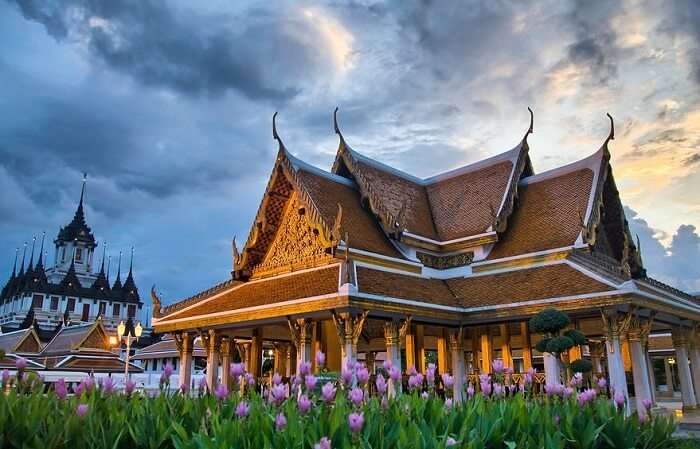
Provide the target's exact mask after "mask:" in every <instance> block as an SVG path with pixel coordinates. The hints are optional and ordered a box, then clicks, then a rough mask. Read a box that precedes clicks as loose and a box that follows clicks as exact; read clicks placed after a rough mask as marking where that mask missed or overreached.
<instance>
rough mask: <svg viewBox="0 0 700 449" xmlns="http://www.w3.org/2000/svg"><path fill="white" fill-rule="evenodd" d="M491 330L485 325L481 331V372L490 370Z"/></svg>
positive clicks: (491, 355)
mask: <svg viewBox="0 0 700 449" xmlns="http://www.w3.org/2000/svg"><path fill="white" fill-rule="evenodd" d="M491 347H492V341H491V332H490V331H489V327H488V326H485V327H484V329H483V330H482V332H481V373H482V374H486V373H490V372H491V362H492V360H491V358H492V357H493V354H492V352H493V351H492V348H491Z"/></svg>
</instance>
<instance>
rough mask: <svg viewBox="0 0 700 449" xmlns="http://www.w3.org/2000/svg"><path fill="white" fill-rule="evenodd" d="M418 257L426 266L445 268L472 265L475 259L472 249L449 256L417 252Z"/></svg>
mask: <svg viewBox="0 0 700 449" xmlns="http://www.w3.org/2000/svg"><path fill="white" fill-rule="evenodd" d="M416 257H418V260H420V261H421V262H422V263H423V265H425V266H426V267H430V268H436V269H438V270H445V269H447V268H454V267H461V266H464V265H470V264H471V263H472V261H473V260H474V253H473V252H472V251H467V252H466V253H459V254H452V255H449V256H435V255H433V254H427V253H421V252H417V253H416Z"/></svg>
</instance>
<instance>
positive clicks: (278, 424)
mask: <svg viewBox="0 0 700 449" xmlns="http://www.w3.org/2000/svg"><path fill="white" fill-rule="evenodd" d="M286 426H287V418H285V416H284V413H280V414H279V415H277V417H276V418H275V428H276V429H277V431H280V430H282V429H284V428H285V427H286Z"/></svg>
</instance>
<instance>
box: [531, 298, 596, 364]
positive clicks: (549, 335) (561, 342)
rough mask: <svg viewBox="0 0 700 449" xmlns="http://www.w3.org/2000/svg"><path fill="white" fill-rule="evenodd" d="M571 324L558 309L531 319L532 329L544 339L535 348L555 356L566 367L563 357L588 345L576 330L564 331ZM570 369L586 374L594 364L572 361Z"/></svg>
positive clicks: (565, 315)
mask: <svg viewBox="0 0 700 449" xmlns="http://www.w3.org/2000/svg"><path fill="white" fill-rule="evenodd" d="M569 324H571V320H570V319H569V316H568V315H567V314H565V313H564V312H561V311H559V310H557V309H545V310H543V311H541V312H540V313H538V314H537V315H535V316H534V317H532V318H531V319H530V329H532V330H533V331H534V332H537V333H538V334H542V335H543V337H544V338H542V340H540V341H539V342H538V343H537V344H536V345H535V348H536V349H537V350H538V351H540V352H548V353H550V354H552V355H554V356H555V357H556V358H557V359H558V360H559V362H560V363H562V364H563V365H564V366H566V363H564V361H563V360H562V358H561V355H562V354H563V353H565V352H566V351H568V350H569V349H571V348H573V347H574V346H582V345H585V344H586V343H587V340H586V336H585V335H583V333H582V332H580V331H577V330H576V329H568V330H566V331H564V329H565V328H566V326H568V325H569ZM569 367H570V368H571V369H572V370H573V371H574V372H582V373H586V372H589V371H591V370H592V368H593V367H592V364H591V363H590V362H589V361H588V360H583V359H578V360H574V361H571V363H570V364H569Z"/></svg>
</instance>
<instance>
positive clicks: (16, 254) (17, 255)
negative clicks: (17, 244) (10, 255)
mask: <svg viewBox="0 0 700 449" xmlns="http://www.w3.org/2000/svg"><path fill="white" fill-rule="evenodd" d="M18 257H19V248H15V264H14V265H13V266H12V277H15V276H16V275H17V258H18Z"/></svg>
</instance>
